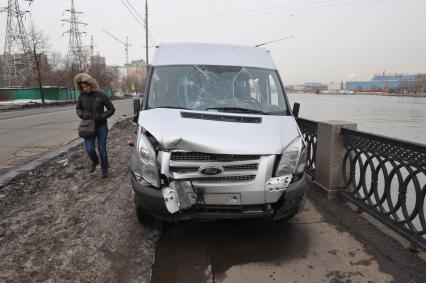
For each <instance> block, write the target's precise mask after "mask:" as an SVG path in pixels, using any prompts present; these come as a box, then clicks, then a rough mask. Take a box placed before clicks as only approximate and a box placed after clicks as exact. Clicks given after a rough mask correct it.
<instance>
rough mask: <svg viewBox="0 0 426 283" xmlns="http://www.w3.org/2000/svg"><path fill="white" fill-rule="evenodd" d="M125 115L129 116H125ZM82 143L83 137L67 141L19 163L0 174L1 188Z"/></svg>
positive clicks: (115, 120) (109, 125)
mask: <svg viewBox="0 0 426 283" xmlns="http://www.w3.org/2000/svg"><path fill="white" fill-rule="evenodd" d="M123 117H124V118H127V117H125V116H123ZM121 119H122V117H118V118H117V119H114V120H113V121H112V122H111V123H110V124H108V128H109V129H111V128H112V127H113V126H114V125H115V124H116V123H117V122H118V121H120V120H121ZM82 143H83V139H81V138H78V139H75V140H73V141H71V142H70V143H67V144H65V145H62V146H60V147H58V148H56V149H54V150H52V151H49V152H47V153H46V154H44V155H42V156H40V157H39V158H36V159H34V160H32V161H30V162H28V163H26V164H23V165H19V166H17V167H15V168H13V169H12V170H10V171H8V172H7V173H4V174H2V175H0V189H1V188H2V187H4V186H6V185H7V184H9V182H10V181H12V180H13V179H15V178H17V177H19V176H20V175H22V174H24V173H26V172H29V171H31V170H34V169H36V168H37V167H39V166H40V165H42V164H44V163H46V162H47V161H49V160H52V159H54V158H55V157H58V156H59V155H61V154H63V153H66V152H67V151H69V150H71V149H73V148H75V147H77V146H79V145H80V144H82Z"/></svg>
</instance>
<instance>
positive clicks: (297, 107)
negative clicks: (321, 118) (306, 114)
mask: <svg viewBox="0 0 426 283" xmlns="http://www.w3.org/2000/svg"><path fill="white" fill-rule="evenodd" d="M299 110H300V103H297V102H295V103H294V104H293V116H294V118H296V119H297V118H299Z"/></svg>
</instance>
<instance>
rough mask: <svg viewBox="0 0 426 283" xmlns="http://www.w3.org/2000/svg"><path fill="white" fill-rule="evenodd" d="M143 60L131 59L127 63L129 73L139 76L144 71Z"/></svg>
mask: <svg viewBox="0 0 426 283" xmlns="http://www.w3.org/2000/svg"><path fill="white" fill-rule="evenodd" d="M145 68H146V67H145V61H144V60H143V59H140V60H133V61H132V62H130V63H129V75H130V76H135V77H139V76H142V75H143V74H144V72H145Z"/></svg>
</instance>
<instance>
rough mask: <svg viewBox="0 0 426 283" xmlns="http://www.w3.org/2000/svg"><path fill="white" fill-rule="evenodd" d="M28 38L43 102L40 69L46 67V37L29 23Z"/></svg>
mask: <svg viewBox="0 0 426 283" xmlns="http://www.w3.org/2000/svg"><path fill="white" fill-rule="evenodd" d="M28 39H29V44H30V47H31V52H32V56H33V59H34V69H35V72H36V74H37V81H38V87H39V88H40V95H41V102H42V103H43V104H44V102H45V101H44V92H43V81H42V70H43V68H47V67H48V66H47V64H48V62H47V52H48V39H47V37H45V36H44V34H43V33H42V32H41V31H39V30H37V29H36V28H35V26H34V24H31V26H30V29H29V31H28Z"/></svg>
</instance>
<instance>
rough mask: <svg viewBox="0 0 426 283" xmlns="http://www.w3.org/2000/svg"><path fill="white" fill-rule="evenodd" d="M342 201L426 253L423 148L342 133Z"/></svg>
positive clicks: (425, 161)
mask: <svg viewBox="0 0 426 283" xmlns="http://www.w3.org/2000/svg"><path fill="white" fill-rule="evenodd" d="M342 134H343V136H344V140H345V148H346V154H345V156H344V162H343V177H344V181H345V189H344V190H342V195H343V196H344V197H345V198H347V199H349V200H350V201H352V202H354V203H355V204H356V205H357V206H358V207H360V208H361V209H362V210H364V211H366V212H368V213H369V214H371V215H373V216H374V217H376V218H377V219H378V220H380V221H381V222H382V223H384V224H385V225H387V226H388V227H390V228H392V229H393V230H395V231H396V232H397V233H399V234H400V235H401V236H403V237H405V238H406V239H408V240H409V241H410V242H411V244H412V247H413V248H422V249H423V250H425V249H426V220H425V211H426V201H425V196H426V146H424V145H420V144H415V143H410V142H406V141H401V140H397V139H391V138H386V137H382V136H378V135H373V134H368V133H363V132H360V131H354V130H349V129H342Z"/></svg>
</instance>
